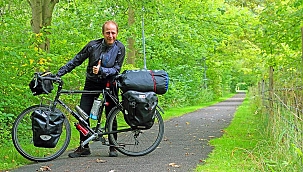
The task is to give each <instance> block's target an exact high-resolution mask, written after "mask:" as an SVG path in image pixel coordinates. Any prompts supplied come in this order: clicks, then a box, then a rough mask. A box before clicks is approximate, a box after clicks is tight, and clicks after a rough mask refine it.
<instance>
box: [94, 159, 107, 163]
mask: <svg viewBox="0 0 303 172" xmlns="http://www.w3.org/2000/svg"><path fill="white" fill-rule="evenodd" d="M96 162H97V163H105V162H106V160H103V159H100V158H97V159H96Z"/></svg>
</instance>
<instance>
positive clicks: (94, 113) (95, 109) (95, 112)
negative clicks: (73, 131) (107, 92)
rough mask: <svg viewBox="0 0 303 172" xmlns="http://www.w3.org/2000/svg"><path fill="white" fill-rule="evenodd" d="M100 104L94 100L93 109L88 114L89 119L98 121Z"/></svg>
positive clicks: (99, 101)
mask: <svg viewBox="0 0 303 172" xmlns="http://www.w3.org/2000/svg"><path fill="white" fill-rule="evenodd" d="M100 104H101V100H99V99H95V100H94V103H93V107H92V109H91V111H90V114H89V117H90V118H91V119H93V120H97V119H98V115H99V108H100Z"/></svg>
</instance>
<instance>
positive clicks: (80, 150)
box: [68, 146, 91, 158]
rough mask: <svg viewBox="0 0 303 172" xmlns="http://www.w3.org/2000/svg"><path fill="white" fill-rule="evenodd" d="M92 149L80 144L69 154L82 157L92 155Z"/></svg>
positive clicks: (73, 156)
mask: <svg viewBox="0 0 303 172" xmlns="http://www.w3.org/2000/svg"><path fill="white" fill-rule="evenodd" d="M90 154H91V153H90V149H89V148H82V147H81V146H79V147H78V148H77V149H76V150H75V151H74V152H72V153H69V154H68V156H69V157H70V158H76V157H80V156H87V155H90Z"/></svg>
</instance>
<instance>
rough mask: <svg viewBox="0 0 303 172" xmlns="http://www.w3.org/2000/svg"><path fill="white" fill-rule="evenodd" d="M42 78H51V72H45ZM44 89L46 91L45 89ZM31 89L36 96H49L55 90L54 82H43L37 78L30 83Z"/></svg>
mask: <svg viewBox="0 0 303 172" xmlns="http://www.w3.org/2000/svg"><path fill="white" fill-rule="evenodd" d="M41 76H44V77H45V76H51V73H50V72H44V73H42V74H41ZM43 87H44V89H43ZM29 88H30V89H31V91H32V93H33V95H34V96H36V95H40V94H49V93H51V92H52V90H53V89H54V86H53V81H51V80H44V81H41V80H40V79H38V78H37V77H36V76H35V77H34V78H33V79H32V80H31V81H30V83H29Z"/></svg>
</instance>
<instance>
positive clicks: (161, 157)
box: [12, 93, 245, 172]
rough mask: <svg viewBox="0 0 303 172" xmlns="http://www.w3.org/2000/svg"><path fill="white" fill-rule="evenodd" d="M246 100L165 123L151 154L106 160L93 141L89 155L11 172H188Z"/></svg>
mask: <svg viewBox="0 0 303 172" xmlns="http://www.w3.org/2000/svg"><path fill="white" fill-rule="evenodd" d="M244 98H245V94H244V93H238V94H236V95H235V96H234V97H232V98H230V99H227V100H226V101H223V102H220V103H217V104H215V105H213V106H209V107H206V108H203V109H200V110H197V111H195V112H192V113H188V114H186V115H183V116H181V117H178V118H173V119H170V120H168V121H165V131H164V138H163V140H162V142H161V143H160V145H159V147H158V148H157V149H156V150H155V151H153V152H152V153H150V154H148V155H145V156H140V157H129V156H125V155H123V154H121V153H119V156H118V157H108V147H106V146H103V145H102V144H101V143H98V142H94V143H92V144H90V145H91V151H92V154H91V155H90V156H87V157H80V158H68V156H67V154H68V153H69V152H68V151H66V152H65V153H64V154H63V155H61V156H60V157H59V158H57V159H55V160H53V161H49V162H43V163H42V162H41V163H34V164H31V165H26V166H23V167H20V168H18V169H15V170H12V171H13V172H35V171H47V170H49V171H53V172H83V171H100V172H164V171H169V172H171V171H173V172H188V171H194V169H195V168H196V166H197V164H203V162H204V160H205V159H207V157H208V155H209V153H210V152H211V151H212V150H213V147H211V146H210V145H209V144H208V142H209V140H210V139H213V138H218V137H221V136H222V134H223V132H222V131H223V129H224V128H226V127H227V126H228V125H229V124H230V122H231V120H232V118H233V115H234V113H235V111H236V109H237V107H238V106H239V105H241V103H242V102H243V100H244Z"/></svg>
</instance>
